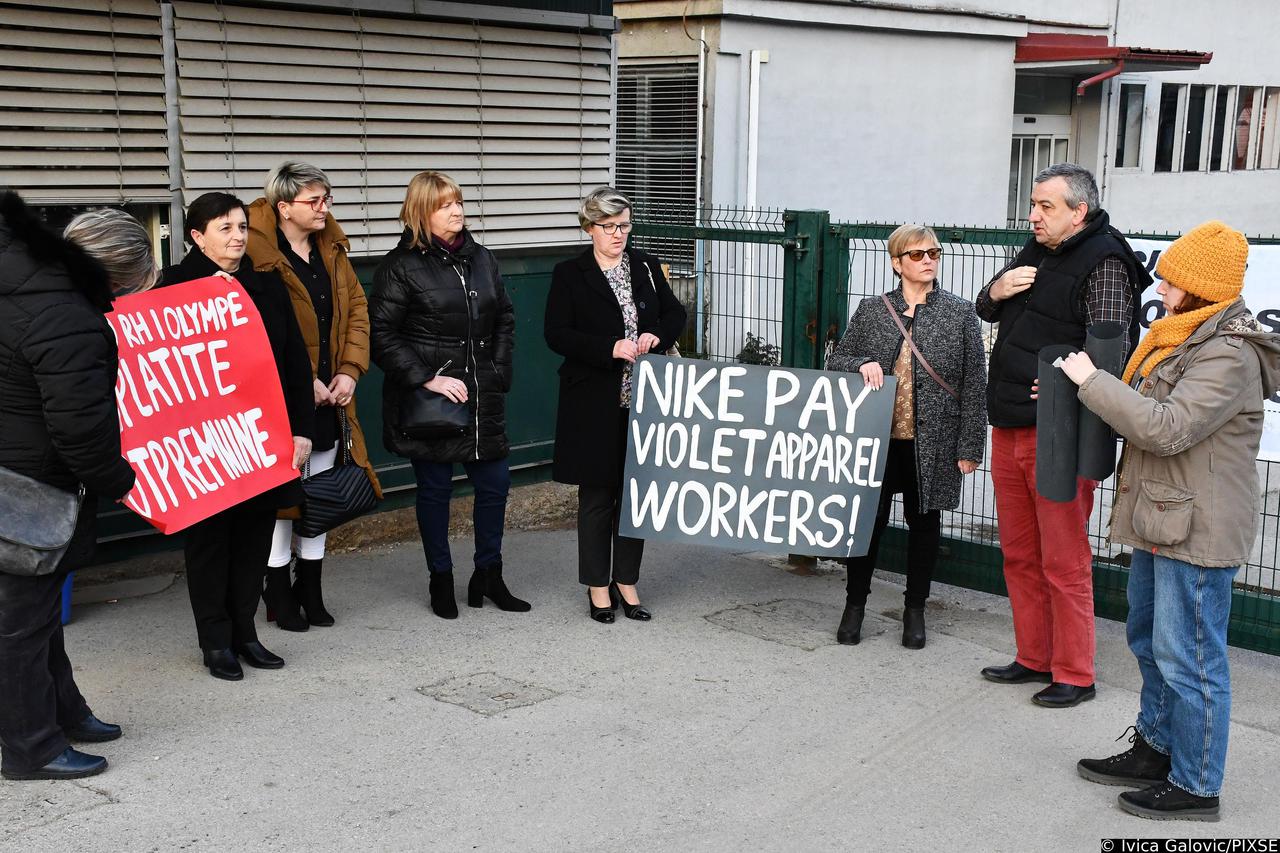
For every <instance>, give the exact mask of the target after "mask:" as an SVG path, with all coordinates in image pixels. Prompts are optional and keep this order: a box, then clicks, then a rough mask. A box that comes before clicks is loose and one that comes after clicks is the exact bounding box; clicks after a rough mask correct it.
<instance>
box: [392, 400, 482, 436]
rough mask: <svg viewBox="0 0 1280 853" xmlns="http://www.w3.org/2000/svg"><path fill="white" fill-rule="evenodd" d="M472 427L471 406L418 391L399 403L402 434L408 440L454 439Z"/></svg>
mask: <svg viewBox="0 0 1280 853" xmlns="http://www.w3.org/2000/svg"><path fill="white" fill-rule="evenodd" d="M470 428H471V405H470V404H469V403H455V402H454V401H453V400H450V399H449V398H448V397H446V396H444V395H443V394H437V393H436V392H435V391H428V390H427V389H426V388H415V389H413V391H412V392H410V393H409V394H407V395H405V397H404V399H402V400H401V401H400V432H402V433H404V434H405V435H406V436H408V437H409V438H416V439H435V438H453V437H455V436H459V435H463V434H464V433H466V431H467V430H468V429H470Z"/></svg>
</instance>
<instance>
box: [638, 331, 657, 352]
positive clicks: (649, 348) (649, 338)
mask: <svg viewBox="0 0 1280 853" xmlns="http://www.w3.org/2000/svg"><path fill="white" fill-rule="evenodd" d="M658 343H659V341H658V336H657V335H655V334H653V333H652V332H645V333H644V334H643V335H641V336H640V339H639V340H638V341H636V352H638V353H639V354H640V355H644V354H645V353H648V352H653V348H654V347H656V346H657V345H658Z"/></svg>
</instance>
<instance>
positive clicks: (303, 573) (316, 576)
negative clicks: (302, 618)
mask: <svg viewBox="0 0 1280 853" xmlns="http://www.w3.org/2000/svg"><path fill="white" fill-rule="evenodd" d="M323 563H324V561H323V560H304V559H302V558H301V557H299V558H298V563H297V565H296V566H294V569H293V571H294V574H295V575H296V576H297V579H296V580H295V581H294V582H293V594H294V595H295V596H297V598H298V601H299V603H301V604H302V609H303V611H304V612H305V613H306V614H307V622H308V623H309V624H311V625H315V626H316V627H317V628H328V627H330V626H331V625H333V617H332V616H330V615H329V611H328V610H325V609H324V597H323V596H322V595H321V594H320V567H321V565H322V564H323Z"/></svg>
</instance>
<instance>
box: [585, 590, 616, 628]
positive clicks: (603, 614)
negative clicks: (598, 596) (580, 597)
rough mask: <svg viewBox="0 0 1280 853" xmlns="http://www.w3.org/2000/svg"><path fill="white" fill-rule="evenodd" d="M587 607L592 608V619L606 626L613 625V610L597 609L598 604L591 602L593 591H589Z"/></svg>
mask: <svg viewBox="0 0 1280 853" xmlns="http://www.w3.org/2000/svg"><path fill="white" fill-rule="evenodd" d="M587 606H588V607H590V608H591V618H592V619H594V620H596V621H597V622H600V623H602V624H604V625H612V624H613V608H612V607H596V603H595V602H594V601H592V600H591V590H587Z"/></svg>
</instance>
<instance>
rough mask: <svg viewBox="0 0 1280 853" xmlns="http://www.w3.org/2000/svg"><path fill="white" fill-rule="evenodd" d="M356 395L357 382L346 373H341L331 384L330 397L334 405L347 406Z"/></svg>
mask: <svg viewBox="0 0 1280 853" xmlns="http://www.w3.org/2000/svg"><path fill="white" fill-rule="evenodd" d="M355 393H356V381H355V380H354V379H352V378H351V377H350V376H348V375H347V374H345V373H339V374H338V375H337V376H335V377H333V381H332V382H330V383H329V396H330V397H331V398H332V399H333V402H334V405H337V406H345V405H346V404H347V403H350V402H351V398H352V397H354V396H355Z"/></svg>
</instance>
